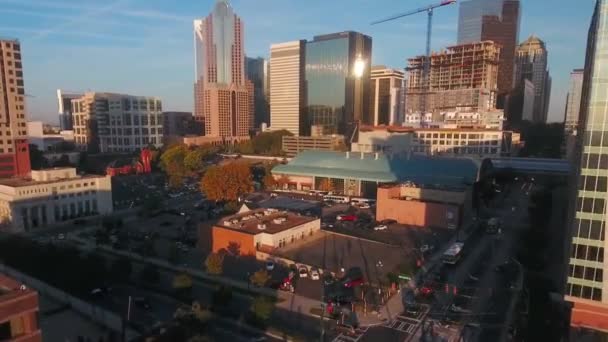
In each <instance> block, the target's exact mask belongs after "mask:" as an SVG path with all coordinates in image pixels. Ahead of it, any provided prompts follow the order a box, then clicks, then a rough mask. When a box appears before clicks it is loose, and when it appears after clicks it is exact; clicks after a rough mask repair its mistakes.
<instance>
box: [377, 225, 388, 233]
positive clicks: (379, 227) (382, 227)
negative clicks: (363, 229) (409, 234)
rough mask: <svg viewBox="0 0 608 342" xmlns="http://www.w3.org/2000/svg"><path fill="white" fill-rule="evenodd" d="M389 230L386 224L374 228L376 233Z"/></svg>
mask: <svg viewBox="0 0 608 342" xmlns="http://www.w3.org/2000/svg"><path fill="white" fill-rule="evenodd" d="M387 229H388V226H387V225H385V224H379V225H377V226H375V227H374V230H375V231H379V230H387Z"/></svg>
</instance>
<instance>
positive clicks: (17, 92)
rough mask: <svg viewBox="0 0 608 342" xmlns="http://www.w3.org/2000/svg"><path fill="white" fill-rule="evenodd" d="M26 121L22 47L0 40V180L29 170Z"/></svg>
mask: <svg viewBox="0 0 608 342" xmlns="http://www.w3.org/2000/svg"><path fill="white" fill-rule="evenodd" d="M26 121H27V120H26V118H25V88H24V85H23V65H22V64H21V44H20V43H19V41H18V40H2V39H0V135H1V136H2V139H0V177H12V176H25V175H27V174H28V173H29V172H30V170H31V169H30V154H29V147H28V143H27V125H26Z"/></svg>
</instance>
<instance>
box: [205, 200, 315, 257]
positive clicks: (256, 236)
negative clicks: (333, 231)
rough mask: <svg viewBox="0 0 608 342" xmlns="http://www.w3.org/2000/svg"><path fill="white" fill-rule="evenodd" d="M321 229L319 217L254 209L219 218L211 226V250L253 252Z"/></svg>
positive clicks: (279, 244)
mask: <svg viewBox="0 0 608 342" xmlns="http://www.w3.org/2000/svg"><path fill="white" fill-rule="evenodd" d="M320 229H321V220H320V219H318V218H315V217H309V216H302V215H298V214H295V213H292V212H287V211H281V210H277V209H256V210H251V211H247V212H243V213H239V214H236V215H233V216H228V217H225V218H223V219H221V220H219V221H218V222H217V223H216V224H215V225H214V226H213V228H212V233H211V240H212V248H213V252H216V253H217V252H219V251H222V250H228V251H231V252H234V250H235V249H236V250H238V251H239V254H241V255H255V254H256V251H257V250H264V251H272V250H273V249H276V248H279V247H282V246H284V245H287V244H290V243H293V242H295V241H297V240H300V239H303V238H304V237H307V236H310V235H312V234H314V233H315V232H317V231H319V230H320Z"/></svg>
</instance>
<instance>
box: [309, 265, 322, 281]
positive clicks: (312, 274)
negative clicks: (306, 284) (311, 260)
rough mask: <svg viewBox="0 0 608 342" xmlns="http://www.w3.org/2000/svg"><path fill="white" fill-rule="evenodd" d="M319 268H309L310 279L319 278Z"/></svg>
mask: <svg viewBox="0 0 608 342" xmlns="http://www.w3.org/2000/svg"><path fill="white" fill-rule="evenodd" d="M319 278H320V277H319V270H317V269H316V268H313V269H312V270H310V279H312V280H319Z"/></svg>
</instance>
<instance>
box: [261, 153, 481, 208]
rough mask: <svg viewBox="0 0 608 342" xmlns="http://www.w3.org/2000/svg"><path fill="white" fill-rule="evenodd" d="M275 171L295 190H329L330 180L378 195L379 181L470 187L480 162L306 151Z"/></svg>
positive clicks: (337, 189) (334, 186) (339, 187)
mask: <svg viewBox="0 0 608 342" xmlns="http://www.w3.org/2000/svg"><path fill="white" fill-rule="evenodd" d="M272 173H273V175H275V177H282V176H287V177H288V178H289V182H288V187H289V189H292V190H312V189H315V190H326V189H324V188H327V180H328V179H329V183H330V184H331V190H332V191H333V192H334V193H341V194H345V195H348V196H362V197H366V198H375V197H376V190H377V186H378V184H380V183H407V182H410V183H414V184H416V185H417V186H418V187H424V188H445V189H450V188H454V189H459V188H467V187H469V186H471V185H472V184H473V183H474V182H475V181H476V180H477V173H478V164H477V163H476V162H475V161H474V160H472V159H466V158H441V157H427V156H409V155H407V154H394V155H384V154H378V153H359V152H333V151H304V152H302V153H300V154H298V155H297V156H296V157H295V158H294V159H293V160H292V161H291V162H289V163H288V164H286V165H278V166H276V167H275V168H274V169H273V170H272ZM323 184H325V185H323Z"/></svg>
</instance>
